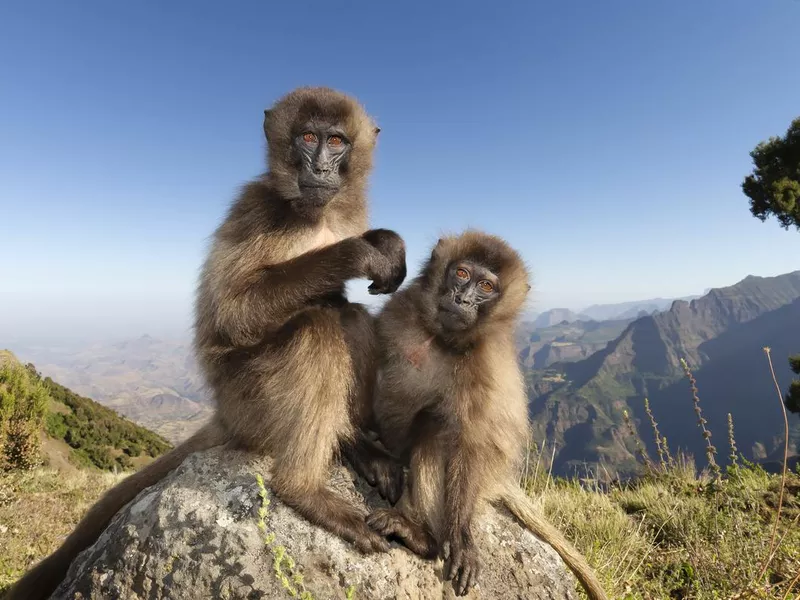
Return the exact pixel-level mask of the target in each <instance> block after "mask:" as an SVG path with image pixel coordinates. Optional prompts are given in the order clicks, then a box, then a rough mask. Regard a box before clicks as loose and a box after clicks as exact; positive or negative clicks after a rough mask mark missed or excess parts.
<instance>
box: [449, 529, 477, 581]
mask: <svg viewBox="0 0 800 600" xmlns="http://www.w3.org/2000/svg"><path fill="white" fill-rule="evenodd" d="M448 545H449V552H448V556H447V559H446V560H445V563H444V578H445V580H447V581H450V580H452V582H453V591H455V593H456V596H466V595H467V593H468V592H469V591H470V589H472V588H473V587H474V586H475V584H476V583H477V582H478V577H479V576H480V571H481V561H480V557H479V556H478V547H477V546H476V545H475V543H474V542H473V541H472V535H471V534H470V533H468V532H463V531H459V532H456V534H455V535H453V536H451V538H450V540H449V542H448Z"/></svg>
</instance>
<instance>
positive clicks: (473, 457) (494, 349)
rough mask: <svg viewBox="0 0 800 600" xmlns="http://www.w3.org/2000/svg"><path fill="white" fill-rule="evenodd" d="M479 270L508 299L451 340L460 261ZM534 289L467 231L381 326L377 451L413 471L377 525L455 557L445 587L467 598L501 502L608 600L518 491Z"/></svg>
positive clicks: (508, 256)
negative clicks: (449, 298) (492, 508)
mask: <svg viewBox="0 0 800 600" xmlns="http://www.w3.org/2000/svg"><path fill="white" fill-rule="evenodd" d="M456 260H459V261H463V260H471V261H473V262H475V263H479V264H481V265H483V266H484V267H486V268H489V269H490V270H491V271H492V272H493V273H494V274H495V275H497V276H498V277H499V282H500V289H501V296H500V299H499V301H498V302H497V303H496V304H495V305H494V306H493V307H491V309H490V310H489V312H488V313H487V314H486V315H485V316H483V317H481V318H480V319H479V321H478V322H477V323H476V325H475V326H474V327H472V328H471V329H469V330H467V331H464V332H459V333H453V332H447V331H444V330H443V329H442V328H441V326H440V325H439V324H438V322H437V319H436V312H437V304H438V301H439V297H440V295H441V289H440V284H441V282H442V281H443V278H444V276H445V272H446V269H447V268H448V265H450V264H451V262H452V261H456ZM529 289H530V286H529V284H528V273H527V270H526V268H525V266H524V263H523V261H522V260H521V258H520V257H519V255H518V254H517V253H516V252H515V251H514V250H513V249H512V248H510V247H509V246H508V245H507V244H506V243H505V242H504V241H503V240H502V239H500V238H498V237H495V236H489V235H486V234H482V233H480V232H477V231H467V232H466V233H464V234H462V235H460V236H453V237H446V238H443V239H441V240H440V241H439V243H438V244H437V246H436V248H435V249H434V251H433V253H432V255H431V258H430V260H429V261H428V262H427V264H426V265H425V267H424V269H423V270H422V273H421V275H420V276H419V277H417V278H416V279H415V280H414V281H413V282H412V283H411V285H409V286H408V287H407V288H406V289H405V290H402V291H400V292H398V293H396V294H395V295H394V296H392V298H390V299H389V301H388V302H387V303H386V305H385V307H384V309H383V311H382V313H381V314H380V315H379V317H378V332H379V340H380V344H381V350H382V356H381V359H380V364H379V370H378V375H377V377H378V383H377V386H376V390H375V397H374V410H375V416H376V421H377V424H378V431H379V435H380V436H381V440H382V441H383V442H384V443H385V444H386V446H387V447H388V449H389V450H390V451H391V452H393V453H395V454H396V455H397V456H399V457H402V458H403V459H404V460H406V461H407V462H408V463H409V465H410V481H409V488H408V490H407V492H406V493H405V494H404V495H403V497H402V498H401V499H400V502H399V504H398V507H397V508H394V509H382V510H380V511H376V512H375V513H373V515H371V517H370V518H369V523H370V525H371V526H372V527H373V528H375V529H376V530H377V531H379V532H381V533H383V534H384V535H390V534H391V535H396V536H399V537H400V538H401V539H403V540H404V542H405V543H406V545H407V546H409V548H411V549H412V550H413V551H415V552H417V553H418V554H420V555H422V556H428V557H433V556H436V555H439V554H441V553H442V551H443V549H444V546H445V545H448V546H449V556H448V561H447V564H446V565H445V577H446V578H447V579H453V587H454V588H455V590H456V593H457V594H459V595H461V594H465V593H466V592H467V591H468V590H469V588H470V587H471V585H472V584H474V582H475V581H476V580H477V578H478V574H479V572H480V569H481V566H480V560H479V558H478V553H477V549H476V547H475V544H474V542H473V537H472V520H473V516H474V514H475V513H476V511H477V510H479V508H480V507H482V505H483V504H485V503H487V502H494V503H498V502H499V503H502V504H504V505H505V506H506V507H507V508H508V509H510V510H511V511H512V513H513V514H514V515H515V516H516V517H517V518H518V519H520V521H522V523H523V524H524V525H525V526H526V527H528V528H529V529H530V530H531V531H532V532H533V533H535V534H536V535H537V536H539V537H540V538H542V539H543V540H544V541H546V542H548V543H549V544H551V545H552V546H553V547H554V548H555V549H556V550H557V551H558V553H559V554H560V555H561V556H562V558H563V559H564V560H565V562H566V563H567V565H568V566H569V567H570V568H571V569H572V571H573V572H574V573H575V574H576V576H577V577H578V579H579V580H580V582H581V583H582V585H583V586H584V588H585V589H586V591H587V593H588V594H589V597H590V598H592V599H593V600H599V599H603V600H605V598H606V596H605V594H604V592H603V590H602V588H601V587H600V584H599V582H598V581H597V579H596V577H595V575H594V574H593V573H592V571H591V569H590V567H589V566H588V564H587V563H586V561H585V559H584V558H583V557H582V556H581V555H580V554H579V553H578V552H577V551H576V550H575V549H574V548H573V547H572V546H571V545H570V544H569V543H568V542H567V541H566V540H565V539H564V538H563V536H562V535H561V534H560V533H559V532H558V531H557V530H556V529H555V528H554V527H552V526H551V525H550V524H548V523H547V522H546V521H545V520H544V519H543V518H542V517H541V516H540V515H539V514H538V513H537V511H536V510H535V509H534V507H533V505H532V503H531V501H530V499H529V498H527V496H526V495H525V494H524V492H523V491H522V490H521V488H520V487H519V485H518V484H517V483H516V482H517V480H518V479H517V477H518V473H519V468H520V463H521V460H522V457H523V455H524V450H525V447H526V444H527V440H528V436H529V420H528V413H527V396H526V394H525V386H524V381H523V377H522V373H521V370H520V368H519V364H518V361H517V357H516V351H515V347H514V335H513V334H514V328H515V325H516V322H517V319H518V316H519V314H520V311H521V308H522V306H523V303H524V301H525V298H526V295H527V293H528V291H529Z"/></svg>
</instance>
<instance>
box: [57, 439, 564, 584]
mask: <svg viewBox="0 0 800 600" xmlns="http://www.w3.org/2000/svg"><path fill="white" fill-rule="evenodd" d="M269 463H270V461H269V459H266V458H257V457H254V456H253V455H250V454H245V453H241V452H236V451H232V450H229V449H223V448H216V449H212V450H209V451H206V452H202V453H197V454H194V455H192V456H190V457H189V458H188V459H187V460H186V461H185V462H184V463H183V465H181V466H180V467H179V468H178V469H176V470H175V471H174V472H173V473H171V474H170V475H169V476H168V477H166V478H165V479H164V480H162V481H161V482H160V483H158V484H157V485H155V486H153V487H151V488H148V489H146V490H144V491H142V492H141V493H140V494H139V495H138V496H137V497H136V498H135V499H134V500H133V501H132V502H131V503H130V504H128V505H127V506H126V507H125V508H124V509H123V510H121V511H120V512H119V514H117V515H116V517H114V519H113V521H112V522H111V524H110V525H109V527H108V528H107V529H106V531H105V532H104V533H103V535H102V536H101V537H100V538H99V539H98V540H97V542H96V543H95V544H94V545H93V546H91V547H89V548H87V549H86V550H85V551H84V552H83V553H81V554H80V555H79V556H78V557H77V558H76V560H75V561H74V562H73V565H72V567H71V568H70V571H69V573H68V575H67V578H66V579H65V581H64V582H63V583H62V585H61V587H60V588H59V589H58V590H57V591H56V593H55V595H54V596H53V597H54V598H70V599H72V598H84V599H86V598H91V599H97V600H100V599H104V600H105V599H117V598H119V599H126V600H138V599H142V600H143V599H148V600H154V599H159V598H169V599H171V600H200V599H204V598H229V599H233V598H247V599H257V598H287V599H288V598H292V597H296V598H315V599H328V598H356V599H375V600H382V599H387V600H388V599H400V598H403V599H423V598H425V599H427V598H454V597H455V596H454V594H453V590H452V586H451V585H450V583H449V582H443V581H442V563H441V561H427V560H422V559H420V558H418V557H416V556H414V555H413V554H411V553H410V552H408V551H407V550H406V549H405V548H402V547H400V546H397V545H396V544H393V547H392V550H391V551H390V552H388V553H380V554H375V555H371V556H362V555H361V554H359V553H358V552H357V551H356V550H354V549H353V547H352V546H350V545H349V544H347V543H346V542H344V541H342V540H340V539H339V538H337V537H334V536H332V535H330V534H328V533H327V532H325V531H323V530H322V529H320V528H318V527H315V526H313V525H311V524H310V523H308V522H307V521H306V520H304V519H302V518H300V517H299V516H298V515H297V514H296V513H295V512H294V511H293V510H292V509H290V508H288V507H287V506H285V505H283V504H282V503H281V502H280V501H279V500H277V498H276V497H275V496H274V495H273V494H272V493H271V491H270V490H269ZM261 476H263V480H262V479H261ZM262 482H263V483H262ZM331 485H332V486H333V487H334V488H335V489H337V490H338V491H339V492H341V493H343V494H345V495H347V496H349V497H351V498H353V499H355V500H356V501H357V502H359V503H366V504H367V505H370V506H383V505H385V504H384V503H383V502H382V501H380V499H379V497H378V496H377V494H376V493H375V492H374V491H373V490H372V489H371V488H370V487H369V486H368V485H366V484H364V483H362V482H360V481H357V480H355V477H354V476H353V474H352V472H351V471H350V470H349V469H347V468H345V467H337V468H336V469H335V470H334V475H333V478H332V481H331ZM476 534H477V540H478V543H479V544H480V547H481V549H482V552H483V560H484V569H483V575H482V578H481V581H480V585H479V588H477V589H475V590H473V591H472V592H471V593H470V595H469V596H468V597H469V598H496V599H499V598H503V599H525V600H537V599H541V600H544V599H548V600H553V599H575V598H577V594H576V593H575V592H574V591H573V590H575V589H576V588H575V585H576V584H575V579H574V577H573V576H572V574H571V573H570V572H569V571H568V570H567V568H566V567H565V565H564V564H563V562H562V561H561V559H560V558H559V557H558V555H557V554H556V553H555V552H554V551H553V550H552V548H550V547H549V546H547V545H546V544H544V543H542V542H540V541H539V540H538V539H537V538H536V537H534V536H533V535H532V534H531V533H529V532H528V531H526V530H524V529H522V528H521V527H520V526H519V525H518V524H517V522H516V521H515V520H513V519H512V517H510V516H509V515H507V514H505V513H503V512H500V511H498V510H495V509H493V508H488V509H487V510H486V511H485V512H484V513H483V514H482V515H481V517H480V519H479V520H478V523H477V524H476Z"/></svg>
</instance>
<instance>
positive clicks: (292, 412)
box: [263, 309, 389, 552]
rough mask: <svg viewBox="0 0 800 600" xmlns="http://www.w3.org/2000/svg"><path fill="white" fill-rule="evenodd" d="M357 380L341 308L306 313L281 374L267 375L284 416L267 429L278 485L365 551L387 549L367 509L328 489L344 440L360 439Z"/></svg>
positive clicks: (305, 511)
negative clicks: (355, 414)
mask: <svg viewBox="0 0 800 600" xmlns="http://www.w3.org/2000/svg"><path fill="white" fill-rule="evenodd" d="M310 367H313V369H312V368H310ZM278 375H280V382H281V385H280V386H278V385H275V383H277V382H278V381H279V379H278ZM353 379H354V372H353V364H352V360H351V358H350V355H349V353H348V347H347V345H346V343H345V339H344V335H343V331H342V327H341V324H340V322H339V315H338V314H337V312H336V311H333V310H324V309H316V310H310V311H307V314H306V315H305V316H304V318H303V321H302V328H301V329H298V331H297V333H296V334H295V341H294V342H293V352H292V354H291V355H290V358H289V359H288V360H287V362H286V363H285V364H284V365H283V368H282V370H281V371H280V373H279V374H278V373H267V378H266V379H265V380H264V385H263V388H264V391H265V393H267V394H268V396H267V398H268V399H269V401H271V402H272V404H273V407H275V406H280V407H281V409H279V410H278V411H277V413H278V414H280V415H282V421H280V422H276V423H275V425H276V426H275V427H274V428H272V429H271V430H270V431H269V436H270V438H271V439H270V446H271V448H270V453H271V454H272V457H273V460H274V462H273V478H272V487H273V489H274V491H275V493H276V494H277V495H278V497H279V498H280V499H281V500H282V501H283V502H285V503H286V504H287V505H289V506H291V507H292V508H294V509H295V510H296V511H297V512H298V513H300V515H302V516H303V517H304V518H306V519H307V520H309V521H310V522H312V523H314V524H316V525H319V526H321V527H323V528H325V529H327V530H328V531H331V532H332V533H335V534H336V535H338V536H340V537H342V538H344V539H345V540H347V541H349V542H352V543H353V544H354V545H355V546H356V547H358V548H359V549H360V550H362V551H363V552H372V551H380V550H383V551H385V550H388V549H389V545H388V543H387V542H386V540H384V539H383V538H382V537H380V536H379V535H377V534H376V533H375V532H373V531H372V530H371V529H370V528H369V527H368V526H367V524H366V521H365V520H364V514H363V511H362V510H360V509H359V508H357V507H356V505H355V504H353V503H351V502H349V501H348V500H346V499H345V498H344V497H342V496H340V495H338V494H336V493H335V492H334V491H332V490H330V489H329V488H328V487H327V484H328V480H329V477H330V469H331V466H332V463H333V461H334V457H335V456H336V454H337V453H338V451H339V446H340V444H341V442H342V441H343V440H348V439H349V440H352V439H353V438H354V437H355V431H354V428H353V424H352V423H351V420H350V411H349V402H350V397H349V396H350V391H351V390H352V388H353ZM270 382H272V384H270ZM283 407H285V408H283ZM273 410H275V408H273Z"/></svg>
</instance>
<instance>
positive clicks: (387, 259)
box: [361, 229, 406, 295]
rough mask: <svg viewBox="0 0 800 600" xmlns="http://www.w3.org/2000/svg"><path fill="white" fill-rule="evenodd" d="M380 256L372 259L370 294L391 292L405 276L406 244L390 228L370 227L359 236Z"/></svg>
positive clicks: (369, 274) (369, 275)
mask: <svg viewBox="0 0 800 600" xmlns="http://www.w3.org/2000/svg"><path fill="white" fill-rule="evenodd" d="M361 237H362V238H363V239H364V240H365V241H367V242H368V243H369V244H370V245H371V246H372V247H374V248H375V249H376V250H377V251H378V254H379V256H380V259H378V260H375V261H372V263H373V264H371V265H370V267H371V268H370V269H369V273H368V277H369V278H370V279H372V283H371V284H370V286H369V288H367V289H368V291H369V293H370V294H373V295H374V294H391V293H394V292H395V291H396V290H397V288H399V287H400V285H401V284H402V283H403V281H404V280H405V278H406V244H405V242H404V241H403V238H401V237H400V236H399V235H397V233H395V232H394V231H392V230H390V229H371V230H369V231H367V232H366V233H364V235H362V236H361Z"/></svg>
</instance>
